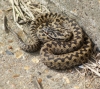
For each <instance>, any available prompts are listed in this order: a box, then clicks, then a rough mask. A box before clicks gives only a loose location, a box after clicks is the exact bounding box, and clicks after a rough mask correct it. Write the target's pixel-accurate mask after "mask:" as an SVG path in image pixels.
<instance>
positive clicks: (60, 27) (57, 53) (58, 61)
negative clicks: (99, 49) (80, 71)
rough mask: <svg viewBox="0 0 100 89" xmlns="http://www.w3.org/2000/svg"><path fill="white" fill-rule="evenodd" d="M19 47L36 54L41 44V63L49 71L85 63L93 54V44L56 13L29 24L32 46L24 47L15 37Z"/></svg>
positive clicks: (74, 24) (78, 27) (72, 21)
mask: <svg viewBox="0 0 100 89" xmlns="http://www.w3.org/2000/svg"><path fill="white" fill-rule="evenodd" d="M13 34H14V35H15V36H16V38H17V40H18V42H19V46H20V48H21V49H23V50H24V51H27V52H35V51H37V50H38V49H40V47H41V42H42V44H43V46H42V48H41V50H40V55H41V59H42V62H43V63H44V64H45V65H47V66H48V67H50V68H54V69H66V68H71V67H74V66H76V65H81V64H83V63H86V62H87V61H88V59H89V57H90V56H91V53H92V42H91V40H90V38H89V37H88V36H87V35H86V34H85V33H84V32H83V31H82V29H81V27H80V26H79V25H78V24H77V23H76V22H75V21H74V20H73V19H70V18H68V17H64V16H62V15H60V14H57V13H46V14H44V15H40V16H38V17H37V18H36V20H35V21H32V23H31V29H30V35H31V37H32V39H33V42H32V43H29V44H26V43H24V42H23V41H22V40H21V39H20V38H19V37H18V36H17V34H16V33H14V32H13Z"/></svg>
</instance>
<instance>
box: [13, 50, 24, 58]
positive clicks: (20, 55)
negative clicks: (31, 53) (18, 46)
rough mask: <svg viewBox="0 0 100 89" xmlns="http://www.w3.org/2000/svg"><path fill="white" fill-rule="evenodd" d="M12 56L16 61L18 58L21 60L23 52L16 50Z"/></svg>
mask: <svg viewBox="0 0 100 89" xmlns="http://www.w3.org/2000/svg"><path fill="white" fill-rule="evenodd" d="M14 55H15V57H16V58H17V59H18V58H21V57H22V56H23V52H22V51H21V50H17V51H16V52H15V54H14Z"/></svg>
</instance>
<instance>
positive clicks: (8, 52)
mask: <svg viewBox="0 0 100 89" xmlns="http://www.w3.org/2000/svg"><path fill="white" fill-rule="evenodd" d="M6 53H7V54H8V55H14V53H12V52H11V51H9V50H6Z"/></svg>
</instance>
